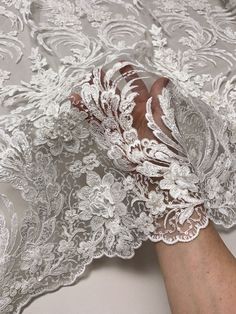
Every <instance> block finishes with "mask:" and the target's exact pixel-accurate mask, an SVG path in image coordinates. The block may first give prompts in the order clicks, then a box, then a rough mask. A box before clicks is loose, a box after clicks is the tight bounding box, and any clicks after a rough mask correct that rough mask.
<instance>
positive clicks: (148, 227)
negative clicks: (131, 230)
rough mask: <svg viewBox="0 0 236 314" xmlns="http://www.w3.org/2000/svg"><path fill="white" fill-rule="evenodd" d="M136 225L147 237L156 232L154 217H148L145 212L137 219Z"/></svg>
mask: <svg viewBox="0 0 236 314" xmlns="http://www.w3.org/2000/svg"><path fill="white" fill-rule="evenodd" d="M135 224H136V225H137V227H138V229H139V230H140V231H142V232H143V233H144V234H145V235H148V234H149V233H151V232H153V231H155V227H154V225H153V219H152V217H150V216H148V215H147V214H146V213H145V212H142V213H141V214H140V216H139V217H138V218H136V220H135Z"/></svg>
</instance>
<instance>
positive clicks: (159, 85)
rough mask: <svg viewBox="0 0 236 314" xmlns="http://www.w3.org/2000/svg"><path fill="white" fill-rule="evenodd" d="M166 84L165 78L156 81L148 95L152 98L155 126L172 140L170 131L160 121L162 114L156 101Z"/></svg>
mask: <svg viewBox="0 0 236 314" xmlns="http://www.w3.org/2000/svg"><path fill="white" fill-rule="evenodd" d="M168 82H169V80H168V79H167V78H165V77H162V78H160V79H158V80H156V81H155V82H154V84H153V85H152V87H151V90H150V95H151V96H152V111H153V117H154V120H155V121H156V123H157V125H158V126H159V127H160V128H161V129H162V131H163V132H164V133H165V134H166V135H168V136H169V137H171V138H172V139H173V137H172V134H171V131H170V129H169V128H167V126H166V125H165V124H164V122H163V120H162V116H163V115H164V112H163V110H162V108H161V106H160V102H159V99H158V96H159V95H161V94H162V91H163V88H165V87H166V86H167V84H168Z"/></svg>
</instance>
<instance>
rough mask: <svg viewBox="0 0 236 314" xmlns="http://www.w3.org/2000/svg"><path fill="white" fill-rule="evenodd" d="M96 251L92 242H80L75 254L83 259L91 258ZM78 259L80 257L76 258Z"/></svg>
mask: <svg viewBox="0 0 236 314" xmlns="http://www.w3.org/2000/svg"><path fill="white" fill-rule="evenodd" d="M95 251H96V243H95V242H94V241H87V242H85V241H82V242H80V244H79V247H78V248H77V252H78V253H79V254H81V255H82V256H83V257H84V258H91V257H93V255H94V253H95ZM78 258H80V256H78Z"/></svg>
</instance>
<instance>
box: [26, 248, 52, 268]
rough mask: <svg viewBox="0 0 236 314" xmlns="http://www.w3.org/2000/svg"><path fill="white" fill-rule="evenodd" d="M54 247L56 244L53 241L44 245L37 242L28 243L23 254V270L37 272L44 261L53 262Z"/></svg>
mask: <svg viewBox="0 0 236 314" xmlns="http://www.w3.org/2000/svg"><path fill="white" fill-rule="evenodd" d="M53 247H54V244H52V243H47V244H45V245H42V246H40V245H39V244H36V243H32V244H28V246H27V249H26V251H25V252H24V254H22V256H21V265H20V268H21V270H29V271H30V272H31V273H35V272H36V271H37V270H38V268H39V267H40V266H41V265H42V264H43V263H44V262H45V263H49V262H51V261H52V260H53V259H54V254H53V253H52V250H53Z"/></svg>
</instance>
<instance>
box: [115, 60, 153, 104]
mask: <svg viewBox="0 0 236 314" xmlns="http://www.w3.org/2000/svg"><path fill="white" fill-rule="evenodd" d="M120 73H121V74H122V76H123V77H124V78H125V80H126V81H127V82H130V81H133V82H132V84H131V86H132V87H133V91H134V92H136V93H138V95H137V96H136V97H135V101H136V102H137V103H140V102H145V101H146V100H147V98H148V89H147V86H146V85H145V83H144V81H143V80H142V79H141V78H140V77H139V75H138V74H137V73H135V70H134V68H133V67H132V66H131V65H130V64H128V65H125V66H124V67H122V68H121V69H120Z"/></svg>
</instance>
